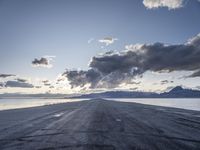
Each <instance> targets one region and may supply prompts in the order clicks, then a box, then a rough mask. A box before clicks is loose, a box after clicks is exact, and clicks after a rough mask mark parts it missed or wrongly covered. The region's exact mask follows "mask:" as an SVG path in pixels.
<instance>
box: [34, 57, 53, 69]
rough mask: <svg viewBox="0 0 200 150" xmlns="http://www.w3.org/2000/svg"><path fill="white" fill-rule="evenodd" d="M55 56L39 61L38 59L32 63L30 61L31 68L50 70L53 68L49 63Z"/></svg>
mask: <svg viewBox="0 0 200 150" xmlns="http://www.w3.org/2000/svg"><path fill="white" fill-rule="evenodd" d="M54 57H55V56H44V57H42V58H40V59H38V58H35V59H34V60H33V61H32V66H33V67H46V68H51V67H53V65H52V64H51V63H50V62H51V61H52V60H53V58H54Z"/></svg>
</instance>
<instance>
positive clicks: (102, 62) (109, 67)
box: [63, 34, 200, 88]
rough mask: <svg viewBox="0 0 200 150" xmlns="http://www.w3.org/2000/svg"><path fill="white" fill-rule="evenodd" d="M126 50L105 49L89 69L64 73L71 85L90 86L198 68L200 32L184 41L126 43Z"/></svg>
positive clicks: (119, 82)
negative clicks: (172, 43)
mask: <svg viewBox="0 0 200 150" xmlns="http://www.w3.org/2000/svg"><path fill="white" fill-rule="evenodd" d="M127 47H128V49H127V50H123V51H120V52H114V51H111V52H106V53H104V54H101V55H99V56H95V57H93V58H92V59H91V61H90V63H89V67H90V69H89V70H86V71H83V70H80V71H74V70H72V71H70V70H67V71H66V72H64V74H63V76H66V77H67V79H68V81H69V83H70V84H71V86H72V88H74V87H78V86H79V87H83V86H85V85H90V88H99V87H106V88H114V87H117V86H118V85H120V84H122V83H127V84H128V83H131V81H132V80H133V79H134V78H136V77H137V76H141V75H142V74H143V73H145V72H147V71H151V72H157V73H162V72H168V73H169V72H173V71H194V72H197V73H196V76H197V75H199V74H198V72H199V71H200V59H199V58H200V34H198V35H197V36H195V37H193V38H191V39H189V40H188V41H187V42H186V43H184V44H177V45H166V44H163V43H154V44H140V45H131V46H126V48H127Z"/></svg>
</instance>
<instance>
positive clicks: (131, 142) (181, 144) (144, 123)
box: [0, 99, 200, 150]
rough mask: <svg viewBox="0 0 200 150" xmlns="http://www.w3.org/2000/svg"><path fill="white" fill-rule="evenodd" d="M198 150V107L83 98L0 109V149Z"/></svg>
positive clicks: (199, 127)
mask: <svg viewBox="0 0 200 150" xmlns="http://www.w3.org/2000/svg"><path fill="white" fill-rule="evenodd" d="M4 149H5V150H15V149H19V150H23V149H26V150H32V149H33V150H54V149H56V150H57V149H61V150H62V149H66V150H200V112H198V111H190V110H183V109H176V108H166V107H159V106H150V105H143V104H137V103H127V102H117V101H108V100H102V99H96V100H87V101H80V102H71V103H64V104H56V105H52V106H42V107H35V108H26V109H18V110H17V109H16V110H7V111H1V112H0V150H4Z"/></svg>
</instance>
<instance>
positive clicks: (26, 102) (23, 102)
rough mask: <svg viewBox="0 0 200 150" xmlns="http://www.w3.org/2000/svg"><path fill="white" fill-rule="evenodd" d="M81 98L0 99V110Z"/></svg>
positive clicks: (73, 100) (72, 100)
mask: <svg viewBox="0 0 200 150" xmlns="http://www.w3.org/2000/svg"><path fill="white" fill-rule="evenodd" d="M81 100H83V99H38V98H37V99H35V98H32V99H19V98H18V99H0V110H7V109H18V108H28V107H36V106H44V105H53V104H59V103H66V102H75V101H81Z"/></svg>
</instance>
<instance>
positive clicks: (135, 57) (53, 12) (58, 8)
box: [0, 0, 200, 94]
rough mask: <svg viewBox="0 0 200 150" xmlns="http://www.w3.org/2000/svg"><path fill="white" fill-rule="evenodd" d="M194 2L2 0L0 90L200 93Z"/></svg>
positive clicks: (198, 14)
mask: <svg viewBox="0 0 200 150" xmlns="http://www.w3.org/2000/svg"><path fill="white" fill-rule="evenodd" d="M199 27H200V1H199V0H134V1H133V0H84V1H82V0H28V1H27V0H0V93H46V92H49V93H66V94H67V93H76V92H89V91H90V92H91V91H99V90H100V91H101V90H103V91H104V90H139V91H156V92H162V91H165V90H168V89H170V88H172V87H174V86H177V85H181V86H183V87H187V88H194V89H199V88H200V85H199V83H200V78H199V76H200V70H199V68H200V59H198V58H200V34H199V33H200V28H199Z"/></svg>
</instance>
